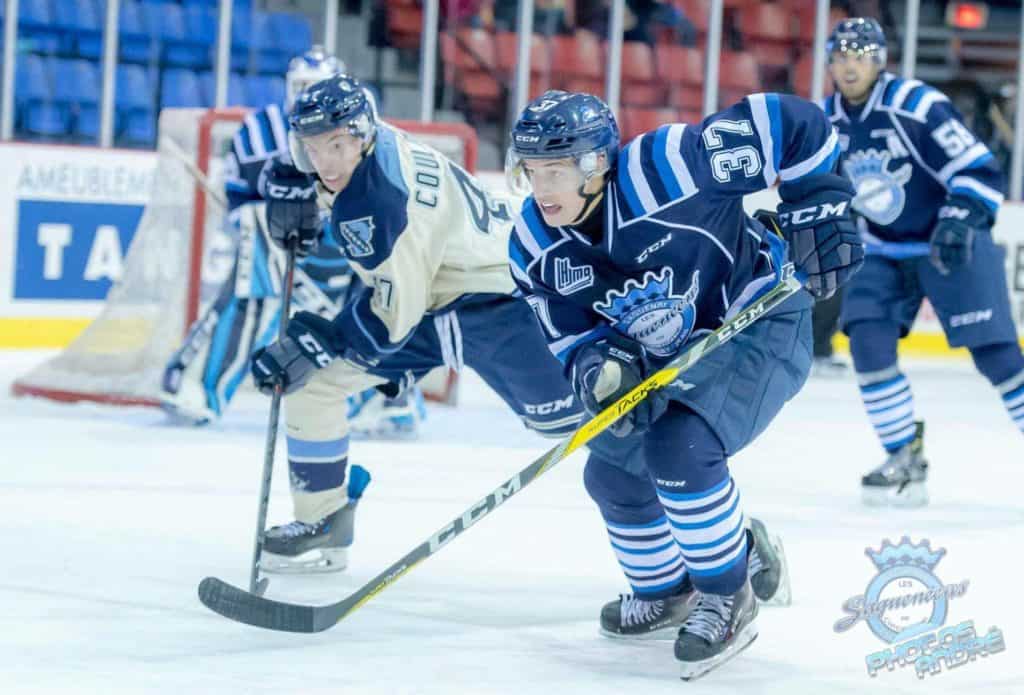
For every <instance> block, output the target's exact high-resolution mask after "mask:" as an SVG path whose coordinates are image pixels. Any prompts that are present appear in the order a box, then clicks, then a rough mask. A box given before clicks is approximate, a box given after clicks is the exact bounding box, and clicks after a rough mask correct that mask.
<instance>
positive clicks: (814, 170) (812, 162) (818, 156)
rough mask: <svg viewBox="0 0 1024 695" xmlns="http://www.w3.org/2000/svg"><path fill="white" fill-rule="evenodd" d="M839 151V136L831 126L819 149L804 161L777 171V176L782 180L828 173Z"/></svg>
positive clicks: (793, 179)
mask: <svg viewBox="0 0 1024 695" xmlns="http://www.w3.org/2000/svg"><path fill="white" fill-rule="evenodd" d="M840 153H841V149H840V147H839V136H838V135H836V131H835V128H833V129H832V132H831V133H829V136H828V139H826V140H825V144H824V145H822V146H821V149H819V150H818V151H817V152H815V153H814V154H813V155H811V156H810V157H808V158H807V159H805V160H804V161H802V162H798V163H796V164H794V165H793V166H791V167H787V168H785V169H783V170H782V171H780V172H779V176H780V178H781V179H782V180H783V181H795V180H797V179H799V178H803V177H804V176H817V175H818V174H825V173H828V172H830V171H832V167H834V166H835V163H836V160H837V159H839V155H840Z"/></svg>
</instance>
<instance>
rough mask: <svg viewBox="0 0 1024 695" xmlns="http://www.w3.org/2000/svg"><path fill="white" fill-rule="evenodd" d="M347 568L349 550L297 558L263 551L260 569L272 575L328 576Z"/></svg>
mask: <svg viewBox="0 0 1024 695" xmlns="http://www.w3.org/2000/svg"><path fill="white" fill-rule="evenodd" d="M346 567H348V548H332V549H331V550H310V551H307V552H305V553H303V554H302V555H296V556H295V557H287V556H285V555H276V554H274V553H268V552H267V551H263V555H262V556H261V558H260V568H261V569H262V570H263V571H264V572H268V573H270V574H327V573H329V572H341V571H342V570H344V569H345V568H346Z"/></svg>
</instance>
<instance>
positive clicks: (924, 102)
mask: <svg viewBox="0 0 1024 695" xmlns="http://www.w3.org/2000/svg"><path fill="white" fill-rule="evenodd" d="M941 101H949V97H947V96H946V95H945V94H943V93H942V92H940V91H939V90H937V89H929V90H928V92H927V93H926V94H925V95H924V96H923V97H921V100H920V101H919V102H918V104H917V106H916V107H915V108H914V113H913V117H914V120H916V121H920V122H921V123H924V122H925V120H926V119H927V118H928V111H929V110H931V108H932V105H933V104H937V103H939V102H941Z"/></svg>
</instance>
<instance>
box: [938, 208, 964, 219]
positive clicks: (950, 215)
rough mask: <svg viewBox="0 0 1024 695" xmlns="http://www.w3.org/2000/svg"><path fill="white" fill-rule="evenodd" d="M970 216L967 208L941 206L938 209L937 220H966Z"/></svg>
mask: <svg viewBox="0 0 1024 695" xmlns="http://www.w3.org/2000/svg"><path fill="white" fill-rule="evenodd" d="M970 214H971V211H970V210H968V209H967V208H958V207H956V206H955V205H943V206H942V207H941V208H939V219H940V220H949V219H957V220H966V219H967V217H968V216H969V215H970Z"/></svg>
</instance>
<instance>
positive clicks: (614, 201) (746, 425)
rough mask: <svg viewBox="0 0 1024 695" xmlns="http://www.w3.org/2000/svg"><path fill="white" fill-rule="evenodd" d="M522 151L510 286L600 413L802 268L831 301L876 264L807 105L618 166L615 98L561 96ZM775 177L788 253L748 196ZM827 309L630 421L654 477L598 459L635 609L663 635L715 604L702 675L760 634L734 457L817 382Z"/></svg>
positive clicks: (689, 138)
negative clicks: (673, 623)
mask: <svg viewBox="0 0 1024 695" xmlns="http://www.w3.org/2000/svg"><path fill="white" fill-rule="evenodd" d="M511 137H512V145H511V148H510V151H509V156H508V159H507V163H506V167H507V168H506V172H507V174H508V177H509V180H510V185H511V186H513V187H514V189H515V190H523V191H528V190H532V196H530V197H529V198H527V200H526V202H525V203H524V205H523V207H522V212H521V215H520V216H519V218H518V219H517V221H516V227H515V232H514V234H513V236H512V240H511V243H510V256H511V268H512V273H513V276H514V277H515V279H516V282H517V283H518V285H519V288H520V289H521V290H522V291H523V293H524V294H526V295H527V296H528V298H529V300H530V302H531V304H532V305H533V306H534V308H535V310H536V313H537V316H538V317H539V318H540V320H541V323H542V324H543V326H544V327H545V329H546V332H547V338H548V342H549V347H550V349H551V351H552V352H553V353H554V354H555V355H556V356H557V357H558V358H559V360H560V361H561V362H562V363H563V364H564V368H565V373H566V375H567V376H568V377H569V379H570V380H571V382H572V385H573V389H574V391H575V393H576V395H577V396H578V397H579V399H580V400H581V401H582V403H583V404H584V406H585V407H586V410H587V411H588V412H590V413H597V412H599V411H601V410H602V409H603V408H605V407H606V406H608V405H610V404H611V403H612V402H614V401H615V400H616V399H618V398H619V397H621V396H622V395H624V394H625V393H627V392H628V391H630V390H631V389H632V388H633V387H635V386H636V385H637V384H638V383H639V382H640V381H642V380H643V379H645V378H646V377H648V376H649V375H650V374H652V373H653V371H655V370H657V369H658V368H659V367H660V366H662V365H664V364H665V363H666V362H668V361H669V360H671V359H672V358H673V357H675V356H676V355H678V354H679V353H680V352H681V351H682V350H684V349H685V346H686V344H687V342H688V341H689V340H691V339H692V338H694V337H696V336H700V335H702V334H704V333H707V332H709V331H711V330H713V329H715V328H717V327H718V326H720V325H721V324H722V322H723V321H725V320H727V319H729V318H730V317H731V316H733V315H735V314H736V313H737V312H738V311H740V310H742V309H743V308H744V307H745V306H747V305H748V304H749V303H750V302H752V301H753V300H755V299H756V298H758V297H759V296H760V295H761V294H763V293H764V292H766V291H767V290H768V289H769V288H771V287H772V286H773V285H775V284H776V283H777V282H778V281H779V271H780V269H781V268H782V266H783V263H784V262H785V261H786V258H787V254H788V253H790V252H792V256H793V258H794V260H795V261H796V265H797V269H798V270H802V271H803V272H805V273H807V276H808V287H809V289H810V290H811V292H812V293H813V294H815V295H817V296H819V297H826V296H829V295H831V294H833V293H834V292H835V291H836V290H837V289H838V288H839V286H840V285H842V284H843V283H844V282H846V280H847V279H848V278H849V276H850V275H851V274H853V273H854V272H855V271H856V270H857V268H858V267H859V265H860V263H861V260H862V257H863V249H862V247H861V244H860V241H859V238H858V236H857V233H856V229H855V227H854V225H853V222H852V220H851V218H850V215H849V210H848V205H849V201H850V199H851V197H852V194H853V191H852V188H851V187H850V185H849V183H848V182H847V181H845V180H844V179H843V178H842V177H840V176H838V175H836V174H834V173H833V169H834V167H835V164H836V161H837V159H838V156H839V146H838V142H837V138H836V135H835V133H834V132H833V129H832V127H831V126H830V125H829V123H828V121H827V119H826V118H824V115H823V114H822V113H821V111H820V110H819V109H817V108H816V107H815V106H814V105H813V104H811V103H810V102H807V101H804V100H802V99H799V98H796V97H791V96H781V95H776V94H757V95H753V96H750V97H747V98H746V99H744V100H743V101H742V102H740V103H739V104H737V105H736V106H733V107H732V108H730V109H727V110H725V111H722V112H720V113H718V114H716V115H713V116H710V117H709V118H707V119H706V120H705V121H704V122H703V123H700V124H698V125H694V126H688V125H683V124H673V125H665V126H662V127H661V128H659V129H657V130H656V131H653V132H650V133H647V134H645V135H642V136H639V137H637V138H636V139H635V140H633V141H632V142H630V143H629V144H628V145H627V146H626V147H625V148H623V149H622V151H621V152H619V149H618V145H619V133H618V129H617V126H616V123H615V119H614V117H613V116H612V114H611V112H610V111H609V110H608V107H607V106H606V105H605V104H604V103H603V102H602V101H600V100H599V99H597V98H596V97H593V96H590V95H586V94H573V93H566V92H557V91H553V92H547V93H546V94H544V95H542V96H540V97H538V98H537V99H535V100H534V101H532V102H531V103H530V104H529V105H528V106H527V107H526V109H525V110H524V111H523V112H522V114H521V115H520V117H519V119H518V120H517V122H516V123H515V125H514V127H513V130H512V134H511ZM777 180H780V181H781V186H780V189H779V190H780V194H781V196H782V200H783V202H782V204H781V205H780V206H779V213H780V214H779V219H780V221H781V225H782V230H783V232H784V233H785V236H786V238H787V239H788V240H789V245H787V242H786V241H785V240H783V239H782V238H780V237H778V236H776V235H775V234H773V233H772V232H770V231H768V230H767V229H766V228H765V227H764V226H763V225H762V224H761V223H760V222H758V221H756V220H754V219H751V218H750V217H748V216H747V215H746V214H745V213H744V211H743V207H742V198H743V196H744V194H747V193H752V192H754V191H759V190H762V189H764V188H767V187H768V186H771V185H772V184H774V183H776V181H777ZM787 246H791V248H787ZM810 306H811V296H810V295H809V294H807V293H806V292H800V293H798V294H797V295H795V296H794V297H792V298H791V299H790V300H789V301H787V302H786V303H784V304H783V305H782V306H780V307H779V308H778V309H776V310H775V311H774V312H773V313H772V314H770V315H769V316H767V317H765V318H762V319H761V320H760V321H758V322H757V323H754V324H752V325H751V326H750V327H749V328H748V329H746V330H744V331H743V332H741V333H740V334H738V335H737V336H736V337H735V338H734V339H733V340H732V341H730V342H728V343H726V344H725V345H723V346H722V347H721V348H720V349H719V350H717V351H715V352H713V353H711V354H709V355H708V356H707V357H706V358H705V359H703V360H701V361H700V362H698V363H697V364H696V365H694V367H693V368H692V369H691V370H689V371H687V372H686V373H685V374H683V375H682V377H681V379H680V380H679V381H677V382H675V383H674V384H672V385H670V386H668V387H666V388H664V389H661V390H659V391H655V392H653V393H651V394H649V395H648V396H647V397H646V398H645V399H644V400H643V401H642V402H640V403H639V404H638V406H637V407H636V408H635V409H634V410H632V411H631V412H630V413H629V414H628V415H627V416H626V417H625V418H624V419H623V420H620V421H619V422H617V423H616V424H615V425H613V431H614V433H615V434H617V435H618V436H620V437H623V438H624V441H627V442H636V443H637V444H638V445H639V446H640V447H641V450H642V451H643V454H644V456H643V461H642V462H639V463H640V465H638V461H637V460H636V459H630V460H614V459H611V460H609V459H601V458H597V457H592V458H591V459H590V461H588V463H587V467H586V470H585V482H586V486H587V490H588V491H589V493H590V495H591V496H592V497H593V499H594V500H595V502H597V504H598V507H599V508H600V511H601V514H602V516H603V517H604V520H605V523H606V525H607V528H608V535H609V538H610V540H611V544H612V547H613V549H614V551H615V554H616V555H617V556H618V559H619V561H620V563H621V565H622V569H623V572H624V573H625V575H626V577H627V578H628V580H629V581H630V583H631V584H632V585H633V586H634V591H635V594H634V595H633V596H631V597H630V598H629V605H628V606H627V605H625V601H624V602H623V606H622V607H620V610H621V611H622V612H626V611H628V612H630V613H631V614H635V615H636V616H643V620H646V621H659V620H661V621H664V620H665V616H663V615H659V612H660V611H659V610H657V607H658V605H659V604H658V601H659V600H662V601H663V600H664V599H665V597H669V596H672V595H674V594H677V593H678V592H679V591H680V585H681V584H682V583H684V582H685V583H692V585H693V586H695V587H696V589H697V590H698V593H697V600H696V603H695V605H694V606H693V609H692V612H691V613H690V614H689V616H688V617H686V618H685V620H684V621H683V622H682V625H681V626H680V627H679V631H678V636H677V639H676V642H675V655H676V658H677V659H678V660H679V661H680V662H681V668H682V675H683V678H685V679H690V678H696V677H699V676H700V675H702V674H704V673H706V672H707V671H709V670H710V669H712V668H714V667H716V666H717V665H719V664H721V663H722V662H723V661H725V660H727V659H729V658H731V657H732V656H733V655H735V654H736V653H737V652H738V651H740V650H742V649H743V648H745V647H746V646H747V645H749V644H750V642H751V641H753V639H754V638H755V637H756V636H757V630H756V627H755V623H754V618H755V616H756V614H757V604H756V602H755V601H754V596H753V593H752V590H751V584H750V582H749V581H748V574H750V572H749V570H748V563H747V562H746V559H747V547H748V542H749V540H748V535H747V534H745V533H744V531H743V528H744V514H743V508H742V505H741V504H740V495H739V489H738V486H737V484H736V482H735V481H734V480H733V478H732V477H731V476H730V474H729V468H728V466H727V459H728V457H729V456H731V455H732V454H734V453H736V452H737V451H739V450H740V449H742V448H743V447H745V446H746V445H747V444H749V443H750V442H751V441H752V440H753V439H754V438H755V437H756V436H757V435H758V434H759V433H760V432H761V431H763V430H764V428H765V427H766V426H767V425H768V423H769V422H770V421H771V420H772V418H774V416H775V415H776V413H778V412H779V410H780V409H781V408H782V406H783V404H784V403H785V402H786V401H788V400H789V399H790V398H791V397H792V396H793V395H794V394H795V393H796V392H797V391H799V389H800V388H801V387H802V385H803V383H804V381H805V380H806V378H807V375H808V372H809V370H810V367H811V316H810ZM606 610H608V608H606ZM603 617H604V615H602V618H603Z"/></svg>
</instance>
